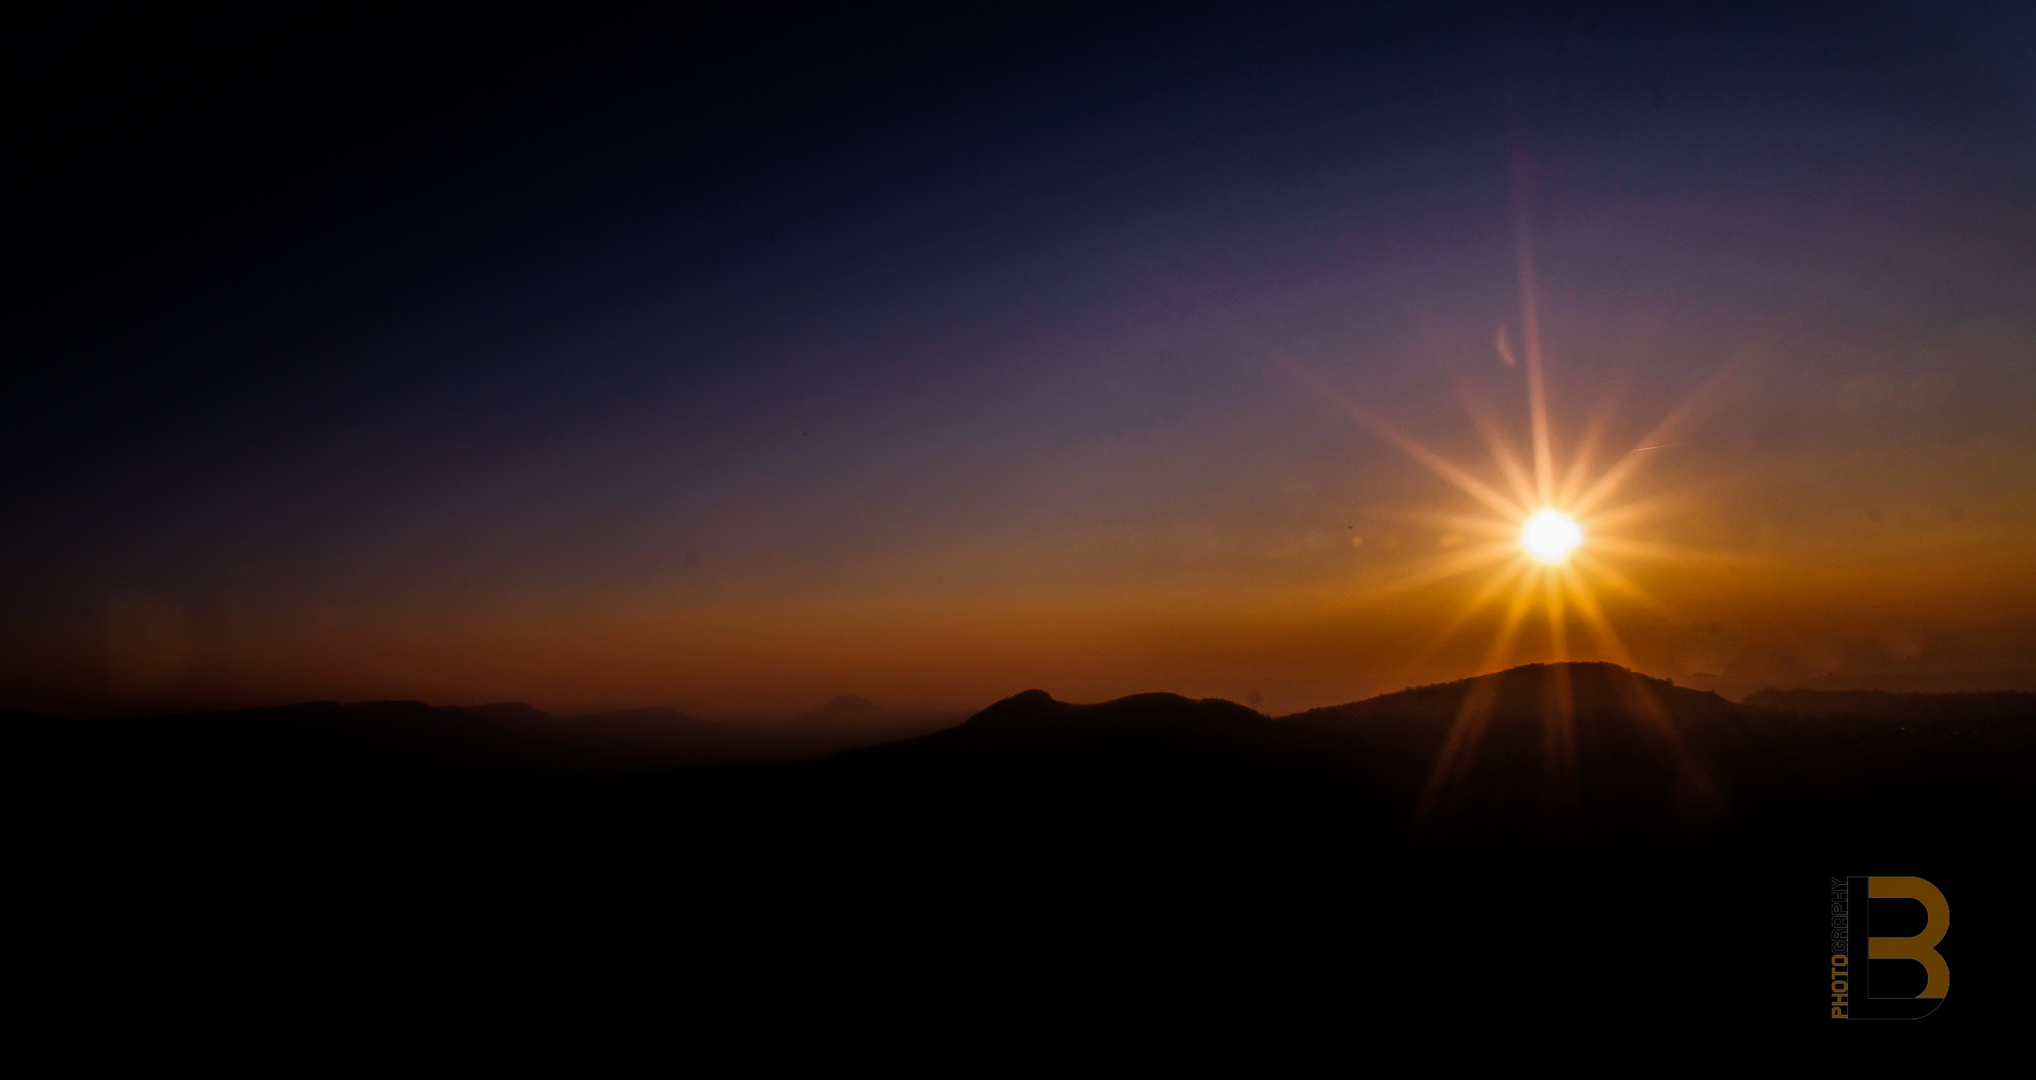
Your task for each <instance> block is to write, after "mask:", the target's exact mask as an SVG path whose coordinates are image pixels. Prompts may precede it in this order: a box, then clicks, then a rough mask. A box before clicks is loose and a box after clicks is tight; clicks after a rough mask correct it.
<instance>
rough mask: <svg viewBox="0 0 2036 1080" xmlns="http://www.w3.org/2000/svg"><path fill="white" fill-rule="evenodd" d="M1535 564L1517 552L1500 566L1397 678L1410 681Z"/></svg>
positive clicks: (1400, 680) (1404, 667)
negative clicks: (1451, 639)
mask: <svg viewBox="0 0 2036 1080" xmlns="http://www.w3.org/2000/svg"><path fill="white" fill-rule="evenodd" d="M1531 565H1532V564H1531V563H1529V562H1528V560H1527V558H1526V557H1525V556H1521V555H1516V556H1514V557H1513V559H1512V561H1511V562H1508V563H1507V564H1506V565H1505V566H1502V567H1500V568H1499V569H1498V570H1497V572H1495V573H1493V574H1492V576H1491V578H1490V579H1489V580H1487V581H1486V582H1485V584H1484V585H1483V587H1481V588H1479V589H1478V591H1477V592H1476V593H1475V594H1474V595H1472V596H1471V598H1470V600H1469V601H1468V602H1466V603H1465V604H1464V606H1463V609H1462V610H1461V611H1459V612H1457V613H1456V615H1454V616H1452V617H1451V618H1450V620H1449V621H1448V622H1447V623H1444V624H1443V626H1442V629H1440V630H1438V631H1436V632H1435V634H1434V636H1432V637H1431V638H1429V640H1428V643H1427V644H1426V645H1423V646H1422V647H1421V651H1420V652H1418V653H1416V654H1415V655H1414V659H1412V660H1410V661H1408V662H1407V663H1406V664H1405V665H1404V666H1403V668H1402V670H1401V672H1400V677H1399V678H1398V679H1395V680H1394V681H1395V682H1405V681H1407V679H1408V678H1409V677H1411V676H1412V674H1413V673H1414V672H1415V671H1418V670H1419V669H1420V667H1421V665H1422V664H1425V663H1427V662H1428V661H1429V660H1430V659H1431V658H1433V657H1434V655H1435V654H1436V653H1437V652H1439V651H1440V650H1441V649H1442V647H1443V646H1444V645H1446V644H1448V643H1449V639H1450V638H1453V637H1455V636H1456V634H1457V632H1458V631H1460V630H1462V629H1463V628H1464V627H1465V626H1468V625H1469V624H1470V621H1471V620H1472V619H1474V618H1476V617H1477V616H1478V613H1479V612H1481V611H1483V610H1484V609H1485V608H1487V607H1489V606H1490V605H1491V603H1492V601H1494V600H1497V599H1498V598H1499V597H1500V595H1501V594H1503V593H1504V592H1505V591H1506V586H1508V585H1510V584H1514V583H1515V579H1517V578H1519V577H1520V576H1521V575H1523V574H1525V573H1526V572H1527V571H1528V569H1529V567H1530V566H1531Z"/></svg>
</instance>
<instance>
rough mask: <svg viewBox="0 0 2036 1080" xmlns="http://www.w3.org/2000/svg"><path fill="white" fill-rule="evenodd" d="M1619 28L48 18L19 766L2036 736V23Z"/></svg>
mask: <svg viewBox="0 0 2036 1080" xmlns="http://www.w3.org/2000/svg"><path fill="white" fill-rule="evenodd" d="M1639 7H1640V6H1638V5H1608V6H1590V5H1566V6H1543V7H1536V6H1534V5H1524V6H1523V5H1500V6H1480V5H1449V4H1442V5H1363V4H1345V5H1325V6H1322V7H1319V8H1315V7H1308V6H1305V5H1297V6H1285V7H1283V8H1282V10H1281V11H1279V12H1277V13H1268V12H1266V11H1263V10H1258V11H1254V10H1250V9H1248V8H1237V9H1232V8H1224V7H1217V6H1206V7H1204V6H1176V7H1170V8H1168V9H1166V10H1165V11H1164V12H1163V13H1160V12H1153V11H1139V10H1134V9H1129V8H1125V9H1118V10H1115V11H1104V12H1098V11H1095V10H1091V9H1086V8H1070V9H1053V8H1047V7H1042V6H1038V5H1023V6H1011V7H987V8H982V9H979V10H974V11H971V12H969V13H967V14H966V15H961V14H957V13H956V12H955V11H953V10H950V9H949V8H947V7H921V8H896V9H889V10H885V11H882V12H878V13H874V14H873V13H867V12H860V13H845V12H839V11H835V12H829V13H818V14H816V13H814V12H810V11H807V10H804V9H799V8H791V7H769V8H765V7H754V8H745V9H743V10H742V11H740V12H731V13H724V14H720V15H703V14H700V13H698V12H695V11H685V12H675V11H661V12H648V13H647V12H645V11H612V10H603V11H592V10H590V9H576V10H575V12H574V13H572V14H570V15H562V14H560V13H557V12H546V11H543V10H540V9H537V8H506V9H503V10H502V11H499V12H496V13H494V14H491V15H489V16H487V17H486V18H485V19H477V18H476V17H474V16H472V15H471V14H466V13H456V12H451V11H443V12H441V11H436V10H431V9H417V10H414V11H411V12H410V13H408V14H406V15H405V16H404V17H403V18H402V19H400V20H398V19H395V18H392V17H389V16H386V15H379V14H367V13H363V12H361V11H360V10H359V9H357V8H345V7H332V8H308V9H305V10H304V11H303V12H302V13H301V14H295V15H291V16H289V17H287V19H286V18H281V17H279V18H278V19H277V20H273V21H269V22H265V23H263V24H261V25H259V26H250V25H247V24H245V23H244V22H241V21H240V20H239V18H238V17H237V16H229V15H225V14H222V15H219V16H217V17H212V16H206V15H203V14H191V13H188V12H162V13H157V14H155V15H151V16H146V17H142V18H143V19H144V21H139V22H127V23H117V24H116V23H113V22H111V21H109V20H108V19H104V18H98V17H86V16H75V17H72V16H66V15H55V16H51V17H49V18H48V19H46V20H45V21H43V22H38V23H32V24H24V25H23V27H22V32H21V33H19V34H16V35H10V36H11V37H13V38H14V40H13V42H12V44H11V45H10V49H11V50H12V51H13V52H14V54H15V55H14V56H13V57H12V58H11V59H10V64H9V74H8V75H7V78H8V79H9V81H10V83H12V85H11V86H10V91H11V94H10V100H11V101H12V102H13V103H14V105H13V107H12V108H11V109H10V110H9V111H10V114H11V115H10V118H9V121H8V123H9V127H10V133H9V134H10V142H11V143H12V145H13V146H14V148H15V154H14V155H12V156H13V157H14V159H15V162H16V171H17V172H18V173H19V174H20V175H21V177H22V178H24V180H25V182H24V183H23V184H22V186H21V187H20V188H18V189H17V193H16V196H15V207H16V213H15V215H13V217H14V219H15V220H14V222H13V224H12V228H11V232H12V234H13V239H12V240H11V241H10V243H9V244H8V245H7V248H8V255H7V256H6V262H7V273H8V283H7V290H8V301H7V304H8V308H9V313H10V314H9V319H8V323H9V326H10V328H11V333H10V340H9V345H8V350H7V351H8V353H9V355H10V360H9V363H8V364H7V365H6V367H7V369H8V370H9V371H10V372H11V373H12V374H11V375H10V377H9V379H8V383H9V387H8V392H7V393H6V394H5V395H0V449H4V452H5V456H6V460H7V461H8V463H9V464H8V468H7V469H6V470H5V472H4V473H0V485H4V486H0V506H4V507H5V508H6V514H7V519H8V527H7V528H6V529H4V530H0V568H4V569H0V709H33V710H40V711H46V712H53V713H57V714H60V715H72V716H81V717H84V716H105V715H117V714H124V713H136V712H145V711H161V710H173V709H192V708H216V707H234V706H245V705H267V704H277V703H282V702H288V701H297V700H307V699H333V700H349V701H350V700H370V699H390V698H401V699H420V700H425V701H429V702H433V703H438V704H474V703H480V702H488V701H501V700H521V701H527V702H530V703H532V704H535V705H537V706H539V707H541V708H546V709H551V710H556V711H561V712H571V711H580V710H590V709H596V708H606V707H623V706H641V705H649V704H673V705H678V706H680V707H683V708H688V709H691V710H693V711H696V712H700V713H704V714H709V715H721V714H726V715H734V714H738V713H743V712H751V713H754V712H757V711H769V710H789V709H797V708H802V707H809V706H811V705H814V704H818V703H819V702H822V701H825V700H828V699H830V698H832V697H834V696H836V695H839V694H851V693H852V694H859V695H862V696H865V697H869V698H872V699H874V700H877V701H880V702H883V703H885V704H887V705H896V706H926V707H941V708H974V707H980V706H982V705H984V704H987V703H989V702H991V701H994V700H997V699H999V698H1002V697H1005V696H1008V695H1010V694H1013V693H1016V692H1018V691H1021V690H1024V689H1027V688H1031V687H1040V688H1044V689H1047V690H1049V691H1050V692H1052V693H1054V694H1055V695H1056V696H1058V697H1061V698H1064V699H1069V700H1079V701H1093V700H1101V699H1105V698H1110V697H1115V696H1119V695H1123V694H1128V693H1136V692H1144V691H1151V690H1170V691H1175V692H1179V693H1184V694H1188V695H1190V696H1197V697H1199V696H1221V697H1227V698H1231V699H1234V700H1239V701H1249V702H1250V703H1252V704H1254V705H1255V706H1257V707H1259V708H1261V709H1264V710H1266V711H1268V712H1273V713H1281V712H1287V711H1293V710H1298V709H1301V708H1306V707H1311V706H1315V705H1322V704H1330V703H1335V702H1341V701H1348V700H1353V699H1356V698H1360V697H1364V696H1367V695H1370V694H1375V693H1380V692H1385V691H1389V690H1393V689H1397V688H1400V687H1402V686H1406V685H1410V684H1415V683H1423V682H1435V681H1441V680H1445V679H1454V678H1461V677H1465V676H1468V675H1473V674H1476V673H1478V672H1479V671H1481V670H1486V669H1488V668H1489V667H1490V666H1492V665H1494V664H1499V663H1520V662H1531V661H1538V660H1545V659H1550V658H1553V657H1555V656H1556V655H1558V653H1560V655H1564V656H1572V657H1575V658H1614V659H1619V660H1621V661H1622V662H1628V663H1630V664H1632V665H1633V666H1635V667H1637V668H1639V669H1640V670H1643V671H1645V672H1647V673H1649V674H1652V675H1656V676H1659V677H1666V678H1673V679H1675V680H1676V681H1677V682H1678V683H1679V684H1683V685H1693V686H1698V687H1700V688H1704V689H1715V690H1718V691H1719V692H1721V693H1724V694H1726V695H1727V696H1731V697H1739V696H1742V695H1744V694H1747V693H1751V692H1753V691H1756V690H1759V689H1763V688H1766V687H1771V686H1772V687H1830V688H1883V689H1893V690H1960V689H2010V688H2013V689H2036V560H2031V559H2030V558H2029V556H2028V553H2029V552H2030V551H2032V550H2036V425H2031V424H2030V422H2029V421H2030V418H2031V417H2032V416H2036V364H2032V360H2036V198H2032V197H2031V196H2032V195H2036V64H2032V63H2031V60H2032V59H2036V16H2032V15H2031V14H2030V13H2029V11H2028V10H2027V9H2026V8H2020V7H2017V6H2014V5H1996V6H1989V5H1941V4H1930V5H1922V4H1915V5H1906V4H1887V3H1855V4H1847V5H1828V6H1818V5H1790V4H1771V3H1770V4H1760V5H1744V6H1735V5H1725V4H1701V5H1673V4H1668V5H1646V6H1645V10H1636V9H1637V8H1639ZM1410 9H1411V10H1410ZM146 20H154V21H146ZM291 20H294V21H291ZM1523 283H1524V284H1527V285H1529V286H1531V289H1530V290H1528V291H1529V292H1531V297H1530V296H1528V295H1527V294H1526V293H1523ZM1530 300H1531V303H1530V302H1529V301H1530ZM1530 316H1531V317H1530ZM1530 322H1531V323H1532V326H1531V327H1530V326H1529V323H1530ZM1530 329H1531V330H1532V331H1533V332H1532V333H1530ZM1501 341H1504V342H1505V347H1504V348H1503V349H1502V348H1501V347H1500V343H1501ZM1530 341H1531V342H1533V343H1534V344H1535V346H1536V351H1537V352H1538V356H1539V361H1538V362H1539V370H1541V372H1542V373H1543V375H1542V377H1543V381H1544V383H1545V395H1546V402H1547V404H1546V410H1545V414H1544V415H1545V416H1546V418H1547V426H1548V431H1549V445H1550V447H1551V456H1552V460H1553V461H1555V462H1556V463H1557V464H1558V465H1561V466H1563V467H1566V465H1567V463H1568V462H1570V461H1571V460H1573V459H1574V458H1575V456H1576V454H1577V452H1578V448H1579V446H1580V445H1581V444H1582V443H1583V442H1584V437H1585V433H1586V432H1588V431H1591V430H1593V429H1594V425H1595V430H1597V431H1599V432H1600V434H1601V440H1600V442H1599V444H1598V445H1599V447H1600V449H1599V450H1598V452H1597V453H1596V455H1595V457H1594V458H1593V461H1592V466H1591V467H1592V469H1595V470H1598V471H1602V470H1604V469H1606V468H1611V467H1613V466H1615V465H1620V463H1624V465H1623V466H1622V467H1621V476H1622V481H1621V483H1620V484H1619V485H1618V487H1617V490H1616V491H1615V492H1613V493H1612V494H1610V495H1608V496H1607V497H1606V498H1605V499H1604V500H1602V501H1603V506H1602V507H1601V512H1604V513H1614V512H1616V513H1615V515H1614V516H1617V517H1618V521H1617V524H1616V528H1613V527H1610V526H1608V528H1607V530H1606V531H1605V532H1604V533H1603V535H1602V545H1611V546H1598V547H1595V548H1594V547H1593V545H1594V544H1600V539H1601V538H1600V536H1598V535H1597V534H1588V535H1587V539H1586V545H1585V549H1584V550H1585V551H1586V552H1588V553H1591V555H1592V558H1593V560H1594V561H1593V564H1592V565H1594V566H1596V567H1598V568H1599V569H1600V571H1605V572H1609V575H1610V576H1608V575H1607V574H1606V573H1600V574H1599V576H1598V577H1596V578H1594V579H1593V580H1594V581H1596V582H1597V584H1595V585H1592V586H1588V587H1587V588H1589V589H1590V592H1589V593H1588V596H1589V598H1590V599H1592V600H1594V601H1595V602H1596V604H1597V607H1598V610H1599V611H1600V613H1601V616H1602V617H1601V618H1600V619H1598V620H1597V623H1596V627H1609V628H1611V629H1612V630H1613V632H1614V633H1615V634H1616V642H1610V639H1607V638H1605V637H1604V636H1603V635H1602V634H1600V633H1596V632H1586V629H1592V630H1595V627H1594V628H1585V627H1582V626H1581V624H1580V623H1576V621H1575V615H1576V605H1575V602H1574V601H1572V602H1571V612H1572V624H1573V625H1572V627H1571V629H1570V630H1569V631H1566V634H1567V636H1566V637H1563V638H1560V639H1558V638H1557V636H1556V635H1555V634H1554V632H1553V631H1552V630H1551V629H1550V627H1551V626H1552V625H1553V624H1552V623H1551V622H1550V621H1549V620H1547V619H1546V618H1544V617H1543V616H1544V614H1545V613H1544V612H1541V611H1540V610H1539V609H1538V608H1537V609H1535V610H1534V611H1533V612H1530V613H1529V614H1528V616H1527V617H1526V618H1525V619H1524V621H1523V622H1522V623H1521V624H1520V625H1521V627H1522V629H1520V631H1519V632H1518V633H1517V635H1515V636H1513V637H1511V638H1509V639H1505V640H1506V641H1507V644H1506V646H1505V647H1504V648H1494V643H1495V642H1497V641H1500V640H1501V639H1502V638H1504V635H1503V634H1502V629H1503V627H1504V625H1505V616H1504V614H1503V612H1504V609H1505V600H1504V595H1506V594H1503V593H1502V594H1501V599H1500V600H1499V601H1497V602H1495V603H1492V604H1488V605H1486V606H1485V607H1483V608H1480V609H1478V610H1477V611H1475V612H1473V613H1472V614H1470V615H1468V616H1466V617H1461V618H1460V617H1459V616H1461V615H1462V613H1463V612H1464V611H1465V610H1466V608H1467V606H1468V605H1469V603H1470V601H1471V600H1473V599H1474V598H1475V597H1477V595H1478V594H1479V591H1480V589H1482V588H1483V587H1484V585H1485V584H1486V582H1487V581H1488V580H1489V576H1490V571H1489V570H1473V571H1467V572H1463V573H1457V574H1454V575H1444V574H1442V571H1443V570H1446V569H1449V567H1450V565H1452V560H1455V559H1457V557H1458V556H1460V555H1462V554H1463V553H1464V552H1466V551H1468V550H1470V549H1472V548H1474V547H1476V545H1477V544H1479V543H1483V542H1485V541H1486V540H1489V539H1490V537H1486V536H1484V535H1483V534H1481V533H1479V532H1478V529H1479V528H1480V527H1482V526H1481V524H1480V523H1483V525H1491V524H1493V523H1494V522H1499V523H1500V524H1501V525H1503V521H1501V519H1499V518H1498V516H1497V515H1496V514H1495V513H1494V512H1493V511H1492V510H1491V509H1490V508H1489V507H1488V506H1486V505H1485V504H1483V503H1481V502H1480V501H1479V500H1478V499H1477V498H1476V497H1475V496H1473V495H1472V494H1469V493H1467V492H1466V491H1465V490H1464V489H1463V486H1462V485H1460V484H1454V483H1451V482H1450V481H1449V480H1448V479H1447V478H1445V477H1444V476H1443V475H1441V473H1439V472H1438V471H1437V470H1436V469H1435V468H1433V467H1431V465H1430V464H1424V461H1423V458H1422V454H1424V453H1427V454H1432V455H1434V456H1433V457H1432V458H1430V459H1429V460H1430V462H1431V463H1432V462H1436V461H1444V462H1447V463H1449V467H1450V468H1455V469H1460V470H1462V474H1463V475H1465V476H1469V477H1473V478H1476V479H1477V480H1478V481H1479V482H1480V483H1483V484H1485V485H1488V486H1490V487H1492V488H1496V489H1501V490H1505V489H1506V487H1507V484H1508V481H1507V479H1506V473H1505V469H1504V466H1503V464H1502V463H1501V462H1500V461H1499V460H1498V459H1497V456H1496V455H1495V452H1494V451H1493V449H1492V446H1491V444H1490V443H1488V442H1487V441H1486V439H1485V438H1483V437H1482V436H1481V428H1480V426H1479V422H1478V419H1479V417H1484V418H1485V420H1486V424H1487V428H1488V429H1489V430H1493V431H1502V432H1504V433H1505V437H1506V439H1508V440H1510V445H1511V446H1513V447H1514V449H1515V450H1516V451H1517V452H1518V453H1520V454H1522V455H1526V456H1530V457H1531V454H1530V452H1529V451H1528V449H1527V447H1528V446H1529V444H1530V441H1531V440H1530V427H1531V409H1530V393H1529V385H1528V378H1527V368H1528V367H1529V365H1528V364H1527V363H1524V362H1523V354H1524V353H1525V352H1526V351H1527V350H1528V349H1529V347H1530ZM1664 421H1668V423H1666V424H1664ZM1395 436H1397V437H1398V438H1397V440H1396V438H1395ZM1410 445H1417V446H1418V447H1419V449H1417V450H1413V451H1410V449H1409V446H1410ZM1639 447H1647V448H1648V449H1644V450H1639V451H1638V452H1634V453H1629V452H1630V451H1634V450H1635V448H1639ZM1592 475H1596V473H1595V472H1593V473H1592ZM1530 508H1531V507H1530ZM1608 520H1609V519H1608ZM1586 524H1587V525H1588V524H1589V522H1588V521H1587V522H1586ZM1511 527H1512V526H1504V528H1511ZM1614 533H1616V534H1617V535H1616V536H1614V535H1613V534H1614ZM1494 535H1498V534H1496V533H1495V534H1494ZM1500 539H1503V537H1500ZM1458 561H1460V560H1458ZM1615 578H1616V582H1618V583H1623V584H1619V585H1617V587H1614V584H1613V583H1614V579H1615ZM1445 630H1450V631H1451V632H1450V633H1447V634H1445V633H1444V631H1445ZM1608 642H1610V643H1608Z"/></svg>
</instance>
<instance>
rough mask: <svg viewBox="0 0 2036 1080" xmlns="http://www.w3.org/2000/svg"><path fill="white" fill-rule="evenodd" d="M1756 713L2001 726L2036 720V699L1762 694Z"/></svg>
mask: <svg viewBox="0 0 2036 1080" xmlns="http://www.w3.org/2000/svg"><path fill="white" fill-rule="evenodd" d="M1745 704H1746V705H1747V706H1749V707H1751V708H1756V709H1767V710H1770V711H1773V712H1789V713H1797V714H1800V715H1803V716H1832V717H1837V716H1853V717H1861V718H1867V719H1874V720H1919V721H1926V722H1933V721H1944V720H1999V719H2008V718H2027V717H2036V694H2030V693H2022V692H2017V691H1995V692H1991V693H1967V694H1896V693H1889V692H1887V691H1885V690H1762V691H1761V692H1759V693H1757V694H1754V695H1753V696H1752V697H1749V698H1747V699H1746V701H1745Z"/></svg>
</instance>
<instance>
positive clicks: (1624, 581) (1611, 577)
mask: <svg viewBox="0 0 2036 1080" xmlns="http://www.w3.org/2000/svg"><path fill="white" fill-rule="evenodd" d="M1570 561H1571V562H1574V563H1575V564H1576V565H1577V569H1578V570H1580V571H1585V572H1588V573H1589V574H1590V575H1591V577H1593V578H1600V579H1603V580H1604V581H1605V582H1606V583H1607V584H1609V585H1611V587H1612V588H1614V589H1617V590H1618V591H1619V592H1620V593H1622V594H1624V595H1625V596H1626V597H1627V598H1628V599H1631V600H1634V601H1636V602H1637V603H1639V604H1640V605H1641V606H1642V607H1645V608H1646V609H1647V610H1649V611H1652V612H1654V613H1655V614H1656V615H1659V616H1661V617H1662V618H1664V619H1672V618H1674V617H1675V612H1674V611H1673V610H1672V609H1671V608H1670V607H1669V606H1668V605H1667V604H1666V603H1663V602H1662V600H1661V598H1660V597H1657V596H1655V595H1654V594H1653V593H1651V592H1648V591H1647V590H1646V589H1645V588H1644V587H1642V586H1641V585H1640V584H1639V583H1638V582H1636V581H1634V580H1633V579H1632V578H1629V577H1627V576H1626V575H1625V574H1622V573H1620V572H1619V571H1618V570H1615V569H1613V568H1612V566H1611V565H1610V564H1608V563H1606V562H1605V561H1604V560H1602V559H1598V558H1595V557H1593V556H1592V555H1591V553H1590V552H1587V551H1578V552H1575V553H1573V554H1572V555H1570ZM1629 661H1630V658H1628V660H1619V661H1616V662H1617V663H1621V664H1627V665H1628V666H1631V664H1630V662H1629Z"/></svg>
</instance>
